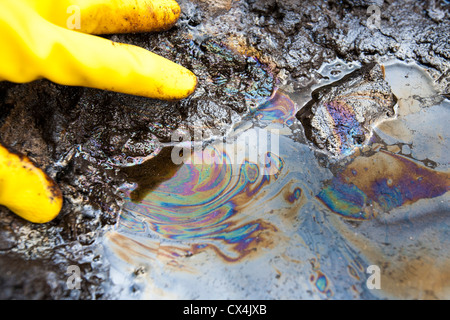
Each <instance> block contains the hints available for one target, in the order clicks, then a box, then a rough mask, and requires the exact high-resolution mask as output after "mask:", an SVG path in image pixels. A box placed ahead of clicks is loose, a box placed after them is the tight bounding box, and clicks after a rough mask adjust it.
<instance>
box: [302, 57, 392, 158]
mask: <svg viewBox="0 0 450 320" xmlns="http://www.w3.org/2000/svg"><path fill="white" fill-rule="evenodd" d="M312 98H313V99H312V100H311V101H310V102H309V103H307V104H306V105H305V106H303V108H302V109H300V111H299V112H298V113H297V118H298V119H299V120H300V122H301V123H302V125H303V127H304V130H305V135H306V137H307V138H308V139H309V140H310V141H312V142H313V143H314V145H315V146H316V147H318V148H319V149H320V150H324V151H327V152H329V153H330V154H331V155H333V156H341V155H344V156H345V155H349V154H350V153H351V152H352V151H353V150H354V149H355V147H358V146H362V145H363V144H364V143H365V142H366V141H368V139H369V137H370V136H371V134H372V126H374V125H375V124H376V123H377V122H379V121H381V120H383V119H386V118H389V117H392V116H393V115H394V105H395V103H396V98H395V96H394V95H393V94H392V92H391V89H390V87H389V85H388V83H387V82H386V81H385V80H384V69H383V67H382V66H380V65H378V64H376V63H371V64H367V65H365V66H363V67H362V68H360V69H358V70H356V71H353V72H352V73H350V74H348V75H346V76H344V77H343V78H342V79H340V80H338V81H336V82H333V83H331V84H329V85H326V86H324V87H320V88H318V89H316V90H314V91H313V93H312Z"/></svg>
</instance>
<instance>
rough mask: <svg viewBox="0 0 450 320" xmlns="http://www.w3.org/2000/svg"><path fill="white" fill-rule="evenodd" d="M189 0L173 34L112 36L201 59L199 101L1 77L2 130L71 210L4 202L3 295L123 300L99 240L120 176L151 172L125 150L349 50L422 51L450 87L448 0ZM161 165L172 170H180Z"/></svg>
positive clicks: (408, 55) (296, 78)
mask: <svg viewBox="0 0 450 320" xmlns="http://www.w3.org/2000/svg"><path fill="white" fill-rule="evenodd" d="M179 3H180V5H181V7H182V12H183V13H182V16H181V18H180V20H179V21H178V23H177V24H176V26H175V27H174V28H172V29H171V30H169V31H167V32H162V33H157V34H127V35H111V36H108V38H110V39H111V40H113V41H117V42H124V43H131V44H134V45H138V46H141V47H143V48H146V49H149V50H152V51H154V52H156V53H158V54H160V55H162V56H165V57H167V58H169V59H171V60H173V61H176V62H178V63H180V64H182V65H183V66H185V67H187V68H189V69H191V70H192V71H193V72H194V73H195V74H196V75H197V76H198V78H199V87H198V89H197V90H196V92H195V93H194V94H193V95H192V96H191V97H189V98H187V99H185V100H182V101H177V102H166V101H156V100H151V99H146V98H142V97H134V96H129V95H124V94H118V93H113V92H106V91H101V90H95V89H88V88H79V87H65V86H61V85H57V84H54V83H51V82H49V81H47V80H39V81H34V82H32V83H28V84H13V83H9V82H2V83H0V138H1V140H2V141H3V143H4V144H6V145H8V146H10V147H12V148H14V149H15V150H17V151H19V152H22V153H24V154H27V155H28V156H29V157H30V158H31V159H33V160H34V161H35V162H36V163H37V164H38V165H39V166H40V167H42V168H44V170H45V171H46V172H47V173H48V174H49V175H50V176H52V177H53V178H54V179H55V180H56V181H57V183H58V184H59V186H60V187H61V189H62V192H63V195H64V206H63V210H62V212H61V214H60V215H59V216H58V217H57V218H56V219H55V220H54V221H52V222H50V223H48V224H45V225H34V224H31V223H28V222H26V221H24V220H22V219H21V218H19V217H17V216H15V215H14V214H12V213H11V212H9V211H8V210H7V209H6V208H3V207H2V208H0V271H1V272H0V288H1V290H0V298H2V299H63V298H68V299H94V298H95V299H107V298H114V297H113V296H108V294H106V293H105V291H104V286H105V285H107V283H108V278H107V276H105V275H107V269H108V266H106V265H104V264H102V263H101V261H102V260H101V252H97V249H96V247H95V245H94V241H95V239H96V237H97V236H98V235H99V234H100V233H101V232H102V230H104V229H105V228H108V227H109V226H112V225H114V224H115V223H116V221H117V218H118V215H119V214H120V210H121V209H120V208H121V197H120V194H119V192H118V187H119V186H120V185H121V184H122V183H124V182H126V181H128V182H129V181H130V179H131V180H133V179H134V177H136V175H137V173H136V170H131V169H129V167H128V166H125V165H123V161H125V160H124V159H125V158H126V156H127V155H132V157H137V158H138V157H139V156H144V155H146V154H149V153H151V152H157V150H158V144H159V143H161V142H169V141H170V140H171V134H172V132H173V131H174V130H175V129H177V128H183V129H187V130H189V131H191V132H193V131H194V129H198V128H201V129H202V133H203V135H204V136H208V135H222V134H225V133H226V132H227V130H228V129H229V128H230V126H231V125H232V123H233V122H234V121H236V120H238V119H239V118H240V117H241V116H243V115H244V114H245V113H246V112H248V110H249V108H251V107H254V106H255V105H256V104H257V103H258V101H259V99H260V98H264V97H269V96H270V94H271V92H272V89H273V87H274V86H281V87H283V88H284V89H285V90H286V91H288V92H295V91H296V90H299V89H301V88H302V87H304V86H307V85H308V84H309V83H310V82H311V81H312V79H313V78H314V77H317V76H318V74H317V70H318V69H319V67H320V66H321V65H322V64H323V63H324V62H327V61H332V60H334V59H335V58H341V59H343V60H344V61H349V62H350V61H359V62H361V63H368V62H373V61H377V60H379V59H381V58H385V57H395V58H398V59H400V60H405V61H406V60H414V61H416V62H418V63H420V64H422V65H424V66H425V67H427V68H428V70H429V71H430V75H431V77H432V78H433V79H434V80H435V82H436V84H437V86H438V87H439V90H440V92H441V94H442V95H444V96H447V97H449V95H450V74H449V67H450V40H449V38H448V34H450V13H449V12H450V10H449V9H450V3H448V2H447V1H382V0H381V1H364V0H355V1H351V0H344V1H316V2H314V3H308V2H301V1H300V2H299V1H294V0H285V1H279V0H258V1H254V0H248V1H243V0H239V1H235V2H233V1H225V0H224V1H211V0H197V1H189V0H180V1H179ZM372 3H375V4H377V5H378V7H379V13H380V20H379V28H378V27H375V28H369V27H368V21H373V20H370V19H374V16H373V13H371V12H369V13H368V11H367V8H368V6H369V5H370V4H372ZM375 18H376V17H375ZM369 24H370V23H369ZM124 142H125V144H126V142H129V145H128V147H127V148H125V149H124V148H123V145H124ZM152 168H157V169H158V170H161V175H160V176H161V177H164V176H167V175H170V171H171V170H173V168H172V167H171V168H168V169H167V170H166V169H165V168H164V167H162V168H159V166H154V167H152ZM152 170H155V169H152ZM165 170H166V171H167V172H165ZM162 179H163V178H162ZM147 183H149V184H151V182H147ZM69 265H77V266H80V275H81V277H82V279H83V280H84V281H82V290H78V291H76V290H75V291H74V290H69V289H68V287H67V279H68V276H69V275H68V274H66V270H67V267H68V266H69Z"/></svg>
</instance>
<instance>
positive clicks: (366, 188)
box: [318, 151, 450, 219]
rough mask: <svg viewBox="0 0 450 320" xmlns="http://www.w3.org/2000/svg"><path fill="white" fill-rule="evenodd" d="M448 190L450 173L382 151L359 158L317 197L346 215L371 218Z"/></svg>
mask: <svg viewBox="0 0 450 320" xmlns="http://www.w3.org/2000/svg"><path fill="white" fill-rule="evenodd" d="M449 190H450V175H449V174H448V173H444V172H439V171H434V170H431V169H429V168H427V167H425V166H423V165H422V164H420V163H417V162H414V161H411V160H410V159H408V158H405V157H402V156H400V155H395V154H391V153H388V152H385V151H381V152H379V153H376V154H375V155H373V156H369V157H362V156H361V157H358V158H356V159H355V160H354V161H353V162H352V163H350V164H349V165H347V166H346V168H345V169H344V170H343V171H342V172H341V173H339V174H338V175H336V176H335V177H334V178H333V180H332V181H331V184H330V186H328V187H327V188H325V189H324V190H322V191H321V192H320V193H319V195H318V198H319V199H320V200H321V201H323V203H325V204H326V205H327V206H328V207H329V208H330V209H331V210H332V211H333V212H336V213H338V214H340V215H342V216H344V217H346V218H351V219H372V218H374V216H375V215H376V214H378V213H379V212H389V211H391V210H392V209H393V208H397V207H400V206H404V205H409V204H412V203H414V202H416V201H418V200H420V199H428V198H435V197H439V196H441V195H443V194H445V193H446V192H447V191H449Z"/></svg>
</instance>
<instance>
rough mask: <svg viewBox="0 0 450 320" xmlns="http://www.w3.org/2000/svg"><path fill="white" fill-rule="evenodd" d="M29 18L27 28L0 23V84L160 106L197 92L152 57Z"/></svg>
mask: <svg viewBox="0 0 450 320" xmlns="http://www.w3.org/2000/svg"><path fill="white" fill-rule="evenodd" d="M27 17H28V19H31V20H32V23H30V24H29V25H27V24H25V25H24V24H21V22H20V21H17V20H14V19H10V21H3V22H2V20H0V29H1V30H3V32H2V33H0V43H3V44H7V45H5V46H4V47H2V50H0V59H1V61H8V63H6V64H4V65H3V67H2V68H0V78H3V79H6V80H9V81H13V82H29V81H32V80H35V79H38V78H40V77H44V78H47V79H49V80H51V81H54V82H56V83H59V84H63V85H72V86H84V87H92V88H98V89H104V90H111V91H116V92H122V93H127V94H133V95H140V96H145V97H150V98H156V99H163V100H178V99H182V98H185V97H187V96H188V95H190V94H191V93H192V92H193V91H194V90H195V87H196V85H197V78H196V77H195V75H194V74H193V73H192V72H190V71H189V70H187V69H185V68H183V67H182V66H180V65H177V64H176V63H174V62H171V61H170V60H167V59H165V58H163V57H160V56H158V55H156V54H154V53H152V52H150V51H147V50H145V49H143V48H140V47H137V46H132V45H126V44H120V43H115V42H112V41H110V40H107V39H104V38H101V37H97V36H93V35H88V34H84V33H80V32H74V31H70V30H67V29H64V28H61V27H58V26H55V25H54V24H52V23H50V22H48V21H46V20H44V19H43V18H40V17H38V16H33V15H31V14H30V15H28V16H27ZM8 22H9V23H8ZM24 26H25V27H24ZM42 35H45V36H44V37H43V36H42Z"/></svg>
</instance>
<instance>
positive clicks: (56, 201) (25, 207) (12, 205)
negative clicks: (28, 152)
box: [0, 144, 63, 223]
mask: <svg viewBox="0 0 450 320" xmlns="http://www.w3.org/2000/svg"><path fill="white" fill-rule="evenodd" d="M62 203H63V197H62V193H61V190H60V189H59V188H58V186H57V185H56V183H55V182H54V181H53V180H52V179H50V178H49V177H48V176H47V175H46V174H45V173H44V172H43V171H42V170H41V169H39V168H37V167H36V166H35V165H34V163H33V162H32V161H31V160H30V159H29V158H28V157H25V156H23V155H20V154H17V153H15V152H14V151H11V150H8V149H7V148H5V147H4V146H2V145H1V144H0V205H4V206H6V207H8V208H9V209H10V210H11V211H13V212H14V213H16V214H17V215H19V216H21V217H22V218H24V219H26V220H28V221H31V222H35V223H44V222H48V221H50V220H52V219H53V218H55V217H56V216H57V215H58V213H59V211H60V210H61V207H62Z"/></svg>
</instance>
